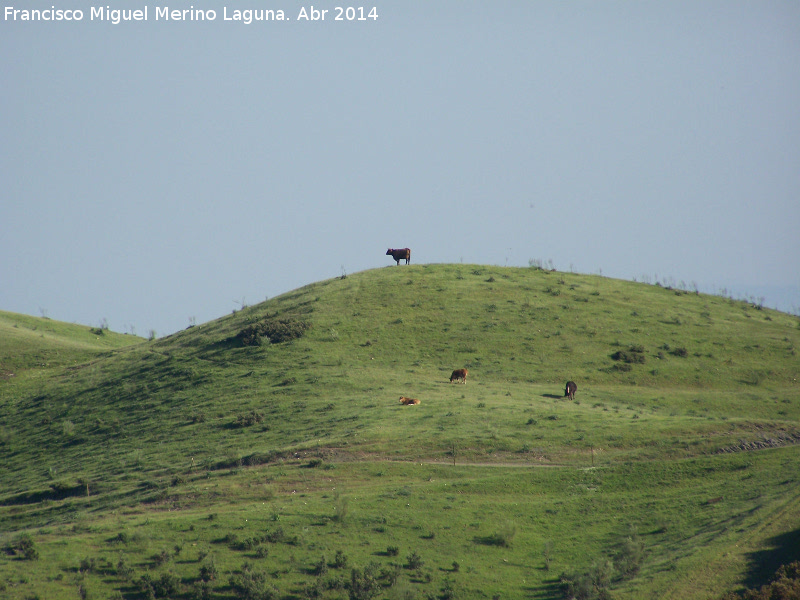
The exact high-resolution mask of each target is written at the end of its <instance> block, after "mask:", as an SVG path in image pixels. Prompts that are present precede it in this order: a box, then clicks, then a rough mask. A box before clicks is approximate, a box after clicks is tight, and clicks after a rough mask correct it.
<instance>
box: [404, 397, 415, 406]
mask: <svg viewBox="0 0 800 600" xmlns="http://www.w3.org/2000/svg"><path fill="white" fill-rule="evenodd" d="M400 404H402V405H403V406H415V405H417V404H419V400H417V399H416V398H406V397H405V396H400Z"/></svg>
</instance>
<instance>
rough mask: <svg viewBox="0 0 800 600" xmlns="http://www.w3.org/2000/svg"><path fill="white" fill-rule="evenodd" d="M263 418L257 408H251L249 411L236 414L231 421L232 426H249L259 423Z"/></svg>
mask: <svg viewBox="0 0 800 600" xmlns="http://www.w3.org/2000/svg"><path fill="white" fill-rule="evenodd" d="M263 420H264V415H263V414H262V413H260V412H259V411H257V410H251V411H250V412H249V413H244V414H239V415H236V420H235V421H234V422H233V425H232V426H233V427H250V426H251V425H255V424H256V423H261V422H262V421H263Z"/></svg>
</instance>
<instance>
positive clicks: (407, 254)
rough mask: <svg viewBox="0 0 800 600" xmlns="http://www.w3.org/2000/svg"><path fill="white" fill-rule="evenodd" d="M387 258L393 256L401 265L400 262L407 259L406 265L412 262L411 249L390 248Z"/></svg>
mask: <svg viewBox="0 0 800 600" xmlns="http://www.w3.org/2000/svg"><path fill="white" fill-rule="evenodd" d="M386 256H391V257H392V258H393V259H395V260H396V261H397V264H398V265H399V264H400V261H401V260H403V259H405V261H406V264H408V263H410V262H411V249H410V248H400V249H396V248H389V249H388V250H387V251H386Z"/></svg>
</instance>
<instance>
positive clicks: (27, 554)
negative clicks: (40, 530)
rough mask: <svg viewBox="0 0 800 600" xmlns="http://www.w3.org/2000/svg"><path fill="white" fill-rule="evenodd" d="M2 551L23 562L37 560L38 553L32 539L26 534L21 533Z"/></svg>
mask: <svg viewBox="0 0 800 600" xmlns="http://www.w3.org/2000/svg"><path fill="white" fill-rule="evenodd" d="M3 551H4V552H5V553H6V554H10V555H11V556H19V557H20V558H22V559H23V560H37V559H38V558H39V551H38V550H37V549H36V546H35V545H34V543H33V539H32V538H31V536H30V535H28V534H27V533H22V534H20V535H18V536H17V537H15V538H14V539H13V540H11V541H10V542H8V543H7V544H6V545H5V546H4V547H3Z"/></svg>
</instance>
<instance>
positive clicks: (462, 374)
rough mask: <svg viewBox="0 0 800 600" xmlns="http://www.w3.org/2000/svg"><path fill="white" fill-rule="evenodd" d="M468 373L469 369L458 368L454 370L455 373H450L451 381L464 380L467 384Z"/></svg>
mask: <svg viewBox="0 0 800 600" xmlns="http://www.w3.org/2000/svg"><path fill="white" fill-rule="evenodd" d="M467 373H469V369H456V370H455V371H453V374H452V375H450V383H453V382H454V381H462V382H463V383H464V385H466V383H467Z"/></svg>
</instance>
